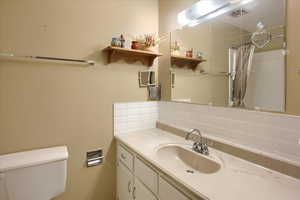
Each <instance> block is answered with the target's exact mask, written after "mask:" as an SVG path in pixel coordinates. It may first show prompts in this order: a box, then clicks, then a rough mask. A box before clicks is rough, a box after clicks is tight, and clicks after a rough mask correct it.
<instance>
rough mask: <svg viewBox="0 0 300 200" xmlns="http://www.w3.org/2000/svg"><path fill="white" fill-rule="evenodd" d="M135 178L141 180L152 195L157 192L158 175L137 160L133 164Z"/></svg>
mask: <svg viewBox="0 0 300 200" xmlns="http://www.w3.org/2000/svg"><path fill="white" fill-rule="evenodd" d="M134 170H135V176H136V177H137V178H138V179H139V180H141V182H143V183H144V185H146V186H147V187H148V189H149V190H151V191H152V192H153V193H154V194H157V191H158V186H157V184H158V174H157V172H156V171H154V170H153V169H152V168H151V167H149V166H148V165H146V164H145V163H144V162H143V161H141V160H140V159H139V158H137V159H136V160H135V164H134Z"/></svg>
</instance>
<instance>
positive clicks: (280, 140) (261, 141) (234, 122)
mask: <svg viewBox="0 0 300 200" xmlns="http://www.w3.org/2000/svg"><path fill="white" fill-rule="evenodd" d="M158 104H159V121H160V122H162V123H165V124H169V125H171V126H174V127H178V128H181V129H186V130H187V129H190V128H198V129H200V130H201V131H202V132H203V133H204V135H206V136H207V137H212V138H214V139H219V140H220V141H223V142H227V143H230V144H235V145H236V146H240V147H243V148H246V149H248V150H251V151H254V152H259V153H261V154H264V155H267V156H271V157H274V158H277V159H280V160H284V161H287V162H291V163H293V164H297V165H300V144H299V142H300V141H299V139H300V117H299V116H290V115H284V114H273V113H266V112H257V111H249V110H241V109H232V108H223V107H212V106H204V105H195V104H186V103H176V102H159V103H158Z"/></svg>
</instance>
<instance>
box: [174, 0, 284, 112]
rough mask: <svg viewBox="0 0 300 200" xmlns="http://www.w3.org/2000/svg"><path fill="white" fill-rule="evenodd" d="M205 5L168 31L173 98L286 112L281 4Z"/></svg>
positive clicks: (278, 0) (279, 1)
mask: <svg viewBox="0 0 300 200" xmlns="http://www.w3.org/2000/svg"><path fill="white" fill-rule="evenodd" d="M205 1H210V2H213V3H214V4H211V5H210V7H209V9H208V10H207V12H205V9H206V7H205V6H204V7H203V6H201V7H200V6H199V5H198V3H197V4H195V5H194V6H192V7H191V8H188V9H186V10H184V11H182V12H181V13H179V15H178V22H181V23H182V25H183V28H182V29H178V30H175V31H173V32H172V33H171V44H170V46H171V64H172V67H171V73H170V74H171V75H172V100H173V101H181V102H191V103H197V104H209V105H216V106H230V107H237V108H247V109H257V110H266V111H275V112H284V111H285V65H286V61H285V60H286V59H285V57H286V56H285V52H286V51H285V49H286V42H285V26H286V25H285V1H283V0H264V1H257V0H251V1H250V0H246V1H226V0H225V1H216V0H204V2H205ZM199 2H201V1H199ZM224 2H225V3H226V2H227V4H224ZM228 2H229V3H228ZM232 2H235V3H234V4H233V3H232ZM236 2H238V3H236ZM206 6H207V4H206ZM200 8H201V9H200ZM207 8H208V7H207Z"/></svg>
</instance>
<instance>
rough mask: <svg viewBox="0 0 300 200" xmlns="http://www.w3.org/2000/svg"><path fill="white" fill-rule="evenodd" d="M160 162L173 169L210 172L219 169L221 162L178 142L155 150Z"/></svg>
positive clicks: (189, 171)
mask: <svg viewBox="0 0 300 200" xmlns="http://www.w3.org/2000/svg"><path fill="white" fill-rule="evenodd" d="M156 154H157V157H158V159H159V161H160V162H161V164H163V165H165V166H168V167H171V168H173V169H174V170H184V171H185V172H188V173H194V172H199V173H204V174H212V173H216V172H218V171H219V170H220V169H221V162H218V161H217V159H215V158H214V157H212V156H211V155H210V156H205V155H202V154H199V153H196V152H194V151H193V150H192V149H191V147H187V146H185V145H180V144H168V145H163V146H160V147H159V148H158V149H157V151H156Z"/></svg>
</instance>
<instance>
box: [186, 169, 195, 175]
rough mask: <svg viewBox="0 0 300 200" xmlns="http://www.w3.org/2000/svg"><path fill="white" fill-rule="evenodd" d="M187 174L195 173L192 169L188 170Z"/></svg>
mask: <svg viewBox="0 0 300 200" xmlns="http://www.w3.org/2000/svg"><path fill="white" fill-rule="evenodd" d="M186 172H187V173H190V174H193V173H194V171H193V170H190V169H188V170H186Z"/></svg>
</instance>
